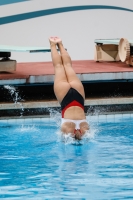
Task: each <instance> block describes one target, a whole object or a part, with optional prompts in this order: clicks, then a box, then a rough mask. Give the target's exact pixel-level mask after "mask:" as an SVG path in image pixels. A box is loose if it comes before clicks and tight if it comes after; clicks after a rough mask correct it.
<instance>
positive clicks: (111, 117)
mask: <svg viewBox="0 0 133 200" xmlns="http://www.w3.org/2000/svg"><path fill="white" fill-rule="evenodd" d="M107 122H112V123H113V122H115V115H114V114H113V115H107Z"/></svg>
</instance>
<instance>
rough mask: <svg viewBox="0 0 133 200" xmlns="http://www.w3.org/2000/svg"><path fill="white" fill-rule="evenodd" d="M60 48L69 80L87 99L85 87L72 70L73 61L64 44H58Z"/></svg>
mask: <svg viewBox="0 0 133 200" xmlns="http://www.w3.org/2000/svg"><path fill="white" fill-rule="evenodd" d="M58 47H59V49H60V53H61V57H62V62H63V66H64V68H65V71H66V76H67V80H68V82H69V83H70V85H71V87H72V88H74V89H76V90H77V91H78V92H79V93H80V94H81V95H82V96H83V98H85V92H84V87H83V85H82V83H81V81H80V79H79V78H78V77H77V75H76V73H75V71H74V69H73V68H72V61H71V58H70V56H69V54H68V52H67V51H66V50H65V48H64V46H63V44H62V42H59V43H58Z"/></svg>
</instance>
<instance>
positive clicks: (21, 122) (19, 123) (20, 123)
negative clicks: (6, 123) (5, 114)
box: [16, 118, 24, 125]
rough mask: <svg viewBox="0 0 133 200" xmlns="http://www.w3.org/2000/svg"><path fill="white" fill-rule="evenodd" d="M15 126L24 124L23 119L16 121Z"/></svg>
mask: <svg viewBox="0 0 133 200" xmlns="http://www.w3.org/2000/svg"><path fill="white" fill-rule="evenodd" d="M16 124H17V125H22V124H24V119H22V118H18V119H16Z"/></svg>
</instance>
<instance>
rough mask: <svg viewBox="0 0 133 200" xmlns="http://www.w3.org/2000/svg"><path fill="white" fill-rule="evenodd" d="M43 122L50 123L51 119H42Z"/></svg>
mask: <svg viewBox="0 0 133 200" xmlns="http://www.w3.org/2000/svg"><path fill="white" fill-rule="evenodd" d="M41 122H48V123H49V122H50V118H41Z"/></svg>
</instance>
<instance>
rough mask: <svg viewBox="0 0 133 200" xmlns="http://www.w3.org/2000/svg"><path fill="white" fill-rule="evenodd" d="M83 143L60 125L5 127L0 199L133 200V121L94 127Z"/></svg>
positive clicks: (0, 134) (0, 145) (0, 139)
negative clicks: (67, 137) (67, 136)
mask: <svg viewBox="0 0 133 200" xmlns="http://www.w3.org/2000/svg"><path fill="white" fill-rule="evenodd" d="M90 127H91V130H90V133H89V137H88V139H87V140H86V139H85V140H83V142H81V143H80V144H78V143H76V142H75V143H74V141H72V142H70V140H69V142H67V141H62V139H61V137H60V134H58V132H59V130H58V125H57V124H56V123H55V122H51V123H48V122H47V123H46V122H43V123H41V124H38V123H34V124H33V125H22V124H20V125H9V126H7V125H4V124H1V125H0V199H13V200H16V199H21V200H22V199H25V200H27V199H37V200H43V199H90V200H93V199H94V200H104V199H105V200H107V199H109V200H110V199H112V200H114V199H115V200H116V199H133V122H132V120H129V119H125V120H122V122H121V120H120V121H119V122H117V123H98V124H97V123H96V122H95V123H94V122H93V123H92V122H91V123H90Z"/></svg>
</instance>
